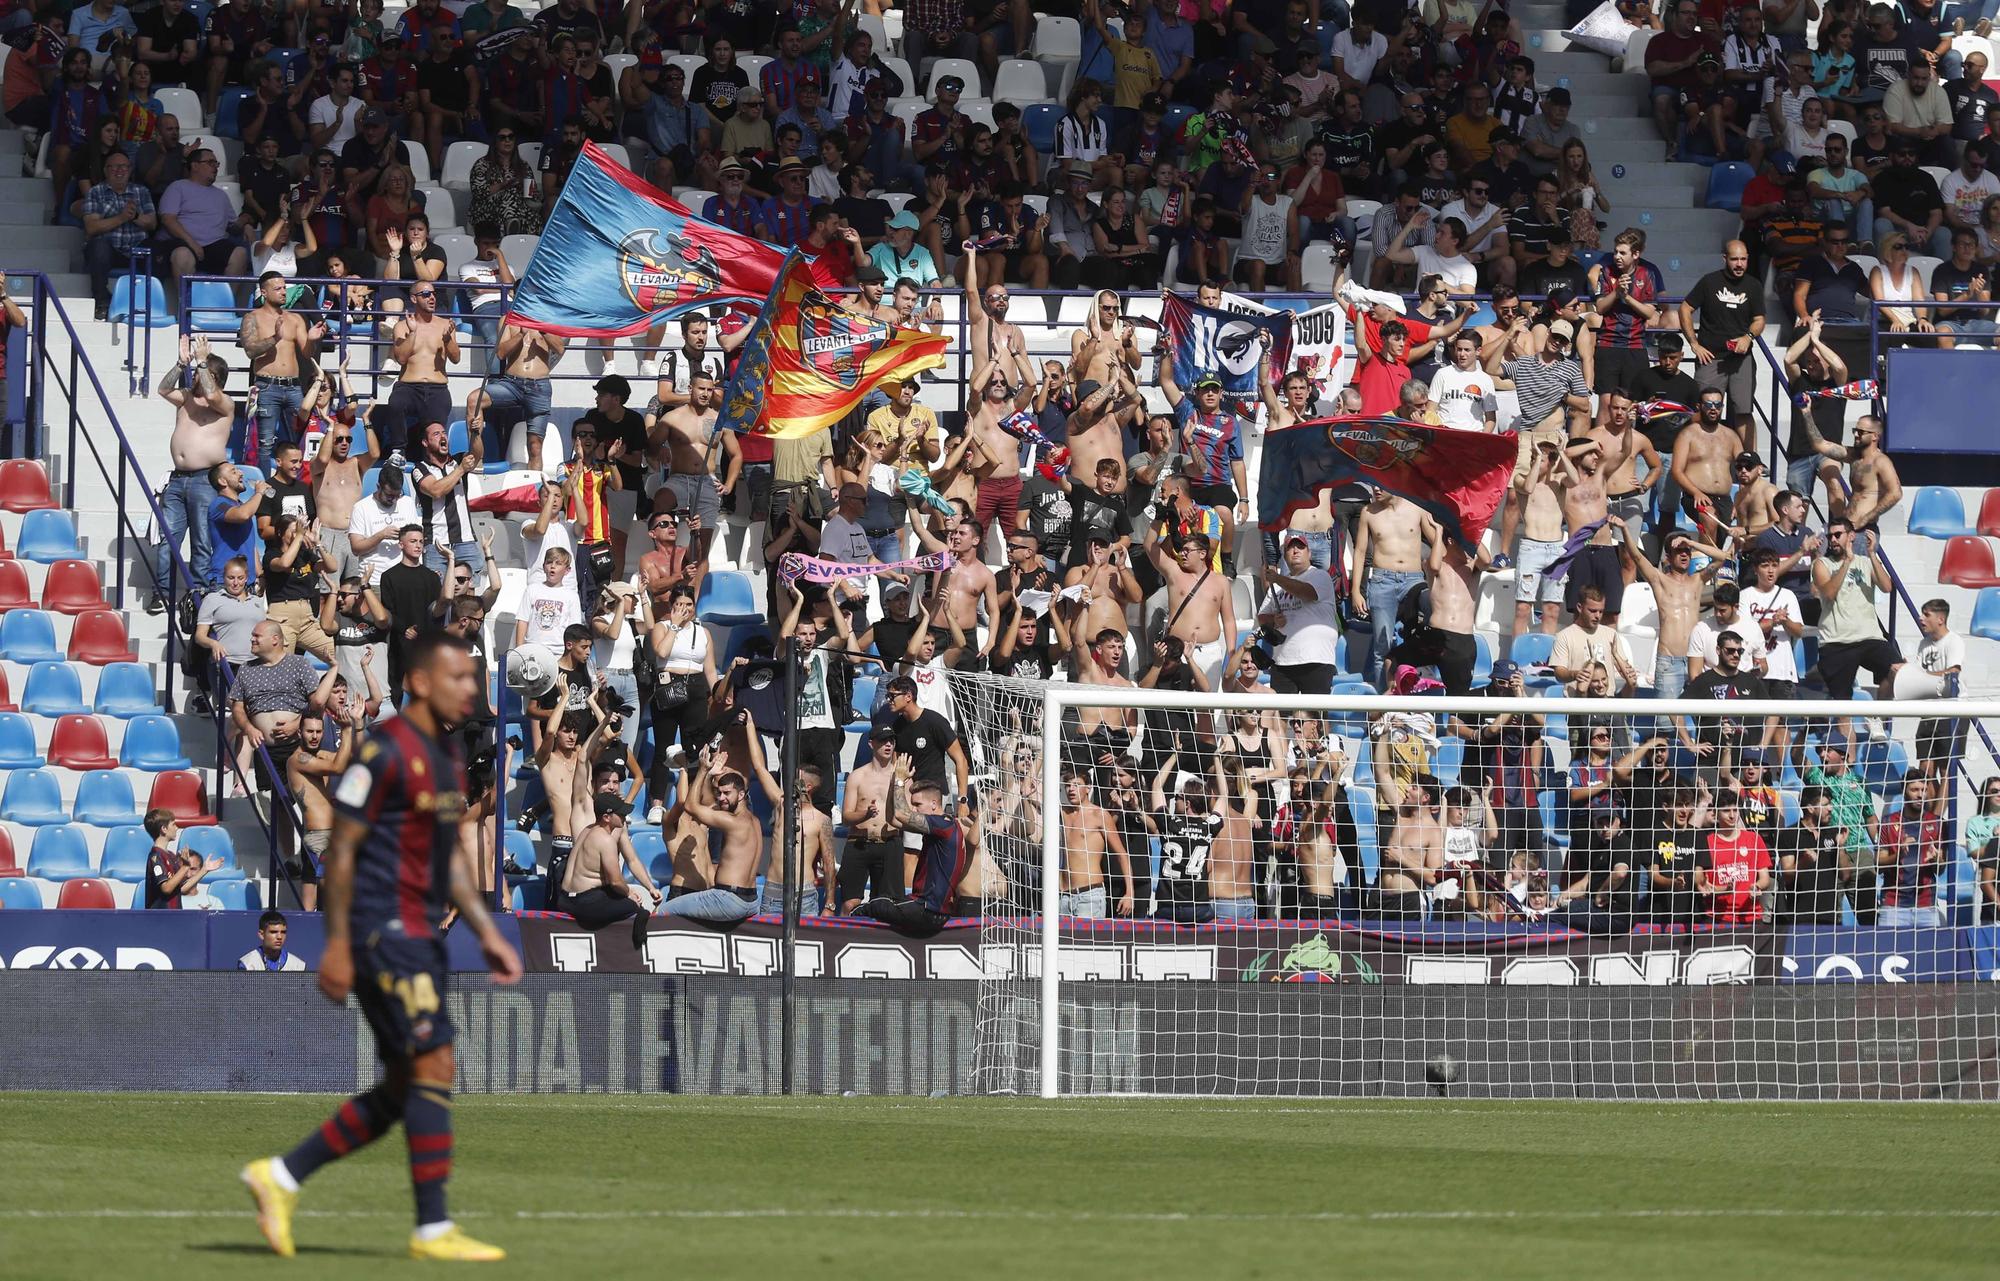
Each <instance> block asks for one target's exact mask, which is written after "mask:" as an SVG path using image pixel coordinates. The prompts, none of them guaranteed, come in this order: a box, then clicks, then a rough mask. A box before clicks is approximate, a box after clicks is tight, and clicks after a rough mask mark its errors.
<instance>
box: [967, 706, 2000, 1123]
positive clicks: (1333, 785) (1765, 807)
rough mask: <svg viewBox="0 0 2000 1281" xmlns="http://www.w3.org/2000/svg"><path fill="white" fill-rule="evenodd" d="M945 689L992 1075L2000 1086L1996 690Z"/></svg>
mask: <svg viewBox="0 0 2000 1281" xmlns="http://www.w3.org/2000/svg"><path fill="white" fill-rule="evenodd" d="M951 690H952V697H953V699H954V700H955V702H956V704H957V706H956V711H957V713H958V722H959V724H960V725H961V727H962V728H963V733H964V736H965V738H966V745H967V748H968V751H969V753H970V756H971V759H972V762H973V771H974V782H973V790H974V791H975V792H976V793H978V800H979V811H980V817H981V821H982V848H983V851H984V853H985V855H986V866H987V871H986V872H985V874H984V876H983V878H982V883H983V893H984V902H983V907H984V916H983V926H982V931H981V957H980V963H981V973H982V975H983V978H982V979H981V983H980V999H979V1038H978V1048H977V1053H976V1056H975V1064H974V1080H973V1084H974V1088H976V1089H978V1090H980V1091H983V1092H993V1093H1019V1094H1039V1095H1041V1096H1044V1097H1054V1096H1057V1095H1088V1094H1165V1095H1210V1096H1231V1095H1245V1096H1253V1095H1269V1096H1417V1095H1428V1094H1442V1095H1448V1096H1453V1097H1516V1098H1518V1097H1541V1098H1610V1099H1620V1098H1624V1099H1678V1098H1719V1099H1729V1098H1856V1099H1866V1098H1912V1097H2000V1068H1996V1063H1995V1056H1996V1054H2000V1050H1996V1048H1995V1045H1994V1044H1993V1037H1992V1036H1991V1034H1990V1029H1991V1027H1993V1026H1994V1022H1993V1020H1994V1018H1995V1017H1996V1016H2000V996H1996V994H1995V991H1994V989H1995V987H1996V985H1994V984H1992V983H1989V982H1986V981H1985V980H1986V979H1987V978H1988V976H1989V975H1991V974H1993V973H1995V971H1996V968H1997V967H2000V959H1996V955H1995V951H1996V948H1995V946H1994V940H1993V939H1991V938H1990V937H1989V935H1990V934H1992V933H1994V931H1989V930H1988V929H1986V928H1985V927H1984V926H1983V924H1982V922H1983V921H1985V920H1986V919H1989V916H1990V915H1991V910H1992V909H1991V906H1990V905H1991V904H1993V903H1995V902H2000V893H1996V891H1995V889H1994V883H1993V875H1992V869H1993V866H1994V861H1995V859H1994V851H1993V849H1992V842H1993V837H1994V832H1995V825H1996V821H1995V819H1994V818H1993V817H1989V815H1991V814H2000V783H1996V784H1995V792H1994V797H1993V799H1991V800H1988V799H1986V798H1985V796H1984V795H1983V793H1984V786H1983V784H1984V782H1985V781H1986V780H1987V779H1989V778H1992V777H1993V775H1994V774H1995V773H1996V770H1995V768H1994V760H1993V748H1992V745H1991V742H1990V740H1989V739H1988V737H1987V728H1988V727H1991V726H1995V725H2000V719H1996V716H2000V703H1992V702H1974V701H1966V700H1942V699H1940V700H1937V701H1915V702H1870V701H1858V702H1851V703H1833V702H1824V701H1821V702H1802V701H1777V700H1769V699H1748V700H1733V701H1717V700H1715V699H1694V698H1689V699H1682V700H1677V701H1671V702H1668V701H1654V700H1645V699H1597V700H1591V699H1574V698H1562V697H1559V696H1555V695H1559V694H1560V690H1559V689H1557V690H1552V691H1550V692H1549V696H1542V697H1536V696H1533V694H1532V693H1530V694H1527V695H1526V696H1519V697H1485V698H1481V697H1471V698H1465V699H1457V700H1452V699H1447V698H1443V697H1394V698H1385V697H1374V696H1360V695H1328V696H1319V697H1312V696H1303V695H1283V696H1279V695H1269V694H1264V695H1258V694H1233V695H1231V694H1184V693H1174V692H1169V691H1154V690H1146V689H1139V688H1131V687H1107V686H1092V685H1079V684H1063V683H1055V684H1042V683H1039V682H1022V681H1010V680H1005V679H1000V678H994V677H986V676H954V677H953V678H952V682H951ZM1982 1020H1984V1022H1983V1024H1982ZM1982 1030H1986V1035H1984V1036H1983V1037H1982Z"/></svg>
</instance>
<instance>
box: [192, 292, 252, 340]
mask: <svg viewBox="0 0 2000 1281" xmlns="http://www.w3.org/2000/svg"><path fill="white" fill-rule="evenodd" d="M242 323H243V313H242V312H241V311H240V310H238V309H237V306H236V295H235V294H234V293H233V292H231V290H230V288H229V283H228V282H227V281H223V280H197V281H195V282H194V283H193V284H191V285H189V286H188V324H189V326H190V327H192V328H193V329H195V330H196V331H197V332H199V333H206V334H233V333H235V332H236V330H237V328H238V327H239V326H240V325H242Z"/></svg>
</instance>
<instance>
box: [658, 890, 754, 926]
mask: <svg viewBox="0 0 2000 1281" xmlns="http://www.w3.org/2000/svg"><path fill="white" fill-rule="evenodd" d="M757 905H758V900H756V899H747V898H739V897H737V895H736V893H735V891H733V890H696V891H695V892H694V893H692V894H681V895H678V896H676V897H674V898H671V899H668V900H667V902H666V905H665V906H664V907H662V908H661V909H660V912H661V913H662V914H663V915H666V916H685V917H687V918H688V919H689V920H692V921H725V922H726V921H747V920H749V919H750V918H751V917H753V916H755V915H757Z"/></svg>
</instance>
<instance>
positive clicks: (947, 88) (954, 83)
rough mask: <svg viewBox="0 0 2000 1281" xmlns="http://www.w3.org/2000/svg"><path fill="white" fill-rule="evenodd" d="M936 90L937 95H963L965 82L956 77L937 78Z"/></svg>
mask: <svg viewBox="0 0 2000 1281" xmlns="http://www.w3.org/2000/svg"><path fill="white" fill-rule="evenodd" d="M937 89H938V92H939V93H964V92H965V81H964V80H963V79H962V78H960V77H958V76H939V77H938V82H937Z"/></svg>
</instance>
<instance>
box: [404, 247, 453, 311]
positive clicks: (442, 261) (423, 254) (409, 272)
mask: <svg viewBox="0 0 2000 1281" xmlns="http://www.w3.org/2000/svg"><path fill="white" fill-rule="evenodd" d="M420 261H421V262H430V263H436V264H437V265H438V266H439V267H444V266H445V265H446V261H447V260H446V258H445V256H444V250H442V249H440V248H438V247H437V246H436V245H425V246H424V247H423V248H422V249H420V250H417V251H416V252H414V253H412V252H411V250H410V246H409V243H408V242H407V241H405V242H404V244H403V252H401V253H400V254H397V255H396V269H397V270H398V271H399V272H400V273H401V276H400V279H403V280H421V279H423V277H421V276H419V275H418V274H417V263H418V262H420ZM431 279H433V280H443V279H445V275H444V273H443V272H442V271H441V272H439V273H438V274H437V275H435V276H433V277H431ZM438 292H439V293H443V292H444V291H443V290H439V291H438ZM439 301H440V302H442V301H444V300H443V299H440V300H439Z"/></svg>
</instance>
